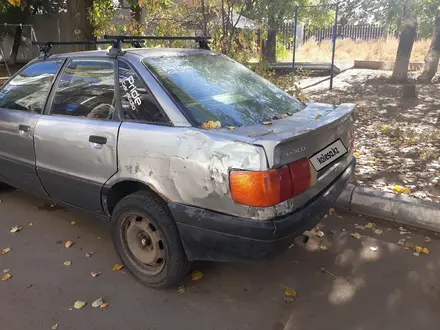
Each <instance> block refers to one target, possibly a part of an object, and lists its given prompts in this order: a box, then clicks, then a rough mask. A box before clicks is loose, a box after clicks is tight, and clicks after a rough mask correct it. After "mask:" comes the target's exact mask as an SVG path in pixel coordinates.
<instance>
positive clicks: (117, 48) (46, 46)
mask: <svg viewBox="0 0 440 330" xmlns="http://www.w3.org/2000/svg"><path fill="white" fill-rule="evenodd" d="M103 39H104V40H98V41H43V42H41V41H40V42H32V44H33V45H37V46H39V49H40V56H41V57H43V58H47V57H48V54H49V52H50V50H51V49H52V46H67V45H111V46H112V48H111V49H110V50H109V55H117V54H121V53H122V44H123V43H130V44H131V45H132V46H133V47H134V48H142V44H141V41H143V40H194V41H196V42H197V43H198V44H199V48H200V49H205V50H211V49H210V48H209V44H208V40H210V39H211V37H180V36H124V35H104V37H103Z"/></svg>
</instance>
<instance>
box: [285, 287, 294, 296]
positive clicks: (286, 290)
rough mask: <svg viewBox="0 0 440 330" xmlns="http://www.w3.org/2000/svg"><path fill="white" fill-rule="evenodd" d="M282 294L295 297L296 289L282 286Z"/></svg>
mask: <svg viewBox="0 0 440 330" xmlns="http://www.w3.org/2000/svg"><path fill="white" fill-rule="evenodd" d="M284 295H286V296H287V297H296V291H295V290H294V289H292V288H287V287H284Z"/></svg>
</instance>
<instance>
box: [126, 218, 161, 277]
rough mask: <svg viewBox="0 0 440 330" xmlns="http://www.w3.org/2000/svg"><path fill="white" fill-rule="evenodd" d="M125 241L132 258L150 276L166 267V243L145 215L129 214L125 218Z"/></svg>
mask: <svg viewBox="0 0 440 330" xmlns="http://www.w3.org/2000/svg"><path fill="white" fill-rule="evenodd" d="M124 240H125V242H124V243H125V245H126V248H127V250H128V252H129V255H130V258H131V259H132V260H133V261H134V262H135V264H136V265H137V266H138V267H140V268H141V270H142V271H143V272H144V273H146V274H148V275H150V276H153V275H157V274H159V273H160V272H161V271H162V270H163V268H164V267H165V262H166V253H165V243H164V240H163V237H162V234H161V232H160V230H159V229H158V228H157V226H155V225H154V224H153V223H152V222H151V221H150V220H149V219H148V217H146V216H145V215H143V214H141V213H138V212H129V213H127V214H125V216H124Z"/></svg>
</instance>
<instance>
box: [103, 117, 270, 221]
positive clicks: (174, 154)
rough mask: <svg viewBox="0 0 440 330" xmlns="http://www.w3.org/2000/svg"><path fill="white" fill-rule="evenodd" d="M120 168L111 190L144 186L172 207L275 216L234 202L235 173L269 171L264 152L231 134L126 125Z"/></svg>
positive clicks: (266, 216) (240, 214)
mask: <svg viewBox="0 0 440 330" xmlns="http://www.w3.org/2000/svg"><path fill="white" fill-rule="evenodd" d="M118 168H119V170H118V173H117V174H116V175H115V176H114V177H113V178H112V179H111V180H110V182H109V184H111V183H112V182H118V181H121V180H135V181H141V182H143V183H145V184H146V185H148V186H150V187H151V188H152V189H153V190H154V191H156V192H157V193H158V194H159V195H161V196H163V198H165V199H166V200H168V201H172V202H176V203H182V204H186V205H191V206H196V207H200V208H204V209H210V210H214V211H217V212H222V213H226V214H231V215H236V216H239V217H245V218H254V219H259V218H261V215H263V217H262V218H269V217H272V216H273V213H272V212H269V213H268V212H265V211H264V210H259V209H255V208H250V207H248V206H245V205H241V204H236V203H235V202H234V201H233V200H232V198H231V195H230V188H229V171H230V169H243V170H252V171H258V170H265V169H267V159H266V155H265V152H264V150H263V148H262V147H260V146H255V145H252V144H249V143H246V142H244V141H234V140H231V136H230V135H229V134H217V133H216V132H214V131H209V130H201V129H197V128H191V127H168V126H155V125H148V124H140V123H130V122H124V123H123V124H122V125H121V128H120V132H119V142H118Z"/></svg>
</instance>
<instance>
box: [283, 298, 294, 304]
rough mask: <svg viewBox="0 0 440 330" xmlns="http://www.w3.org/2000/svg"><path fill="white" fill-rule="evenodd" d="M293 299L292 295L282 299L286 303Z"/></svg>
mask: <svg viewBox="0 0 440 330" xmlns="http://www.w3.org/2000/svg"><path fill="white" fill-rule="evenodd" d="M294 300H295V299H293V298H292V297H284V301H285V302H286V303H291V302H292V301H294Z"/></svg>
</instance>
